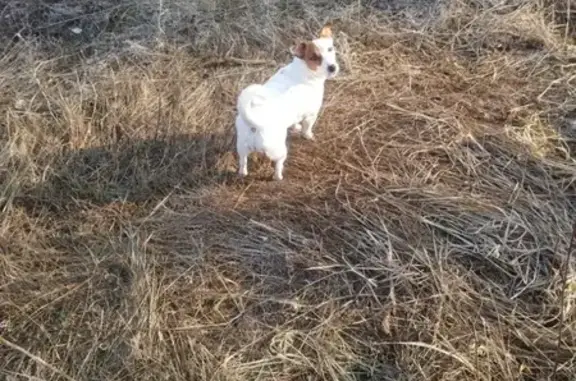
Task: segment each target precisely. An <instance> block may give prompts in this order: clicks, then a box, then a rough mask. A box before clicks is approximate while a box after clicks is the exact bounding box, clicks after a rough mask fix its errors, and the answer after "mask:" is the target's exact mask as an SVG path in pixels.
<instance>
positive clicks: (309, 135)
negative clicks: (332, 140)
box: [302, 131, 316, 141]
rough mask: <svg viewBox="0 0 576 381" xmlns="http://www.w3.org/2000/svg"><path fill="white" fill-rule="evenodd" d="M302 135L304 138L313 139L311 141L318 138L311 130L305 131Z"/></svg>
mask: <svg viewBox="0 0 576 381" xmlns="http://www.w3.org/2000/svg"><path fill="white" fill-rule="evenodd" d="M302 136H303V137H304V139H307V140H311V141H314V140H316V137H315V136H314V134H313V133H312V132H310V131H307V132H305V133H303V134H302Z"/></svg>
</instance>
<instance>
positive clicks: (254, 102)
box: [238, 85, 265, 129]
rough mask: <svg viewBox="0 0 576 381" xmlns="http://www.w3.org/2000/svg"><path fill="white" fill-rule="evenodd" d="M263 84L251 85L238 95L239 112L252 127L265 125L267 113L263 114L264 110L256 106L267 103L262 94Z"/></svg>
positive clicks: (259, 127)
mask: <svg viewBox="0 0 576 381" xmlns="http://www.w3.org/2000/svg"><path fill="white" fill-rule="evenodd" d="M261 90H262V86H261V85H251V86H248V87H247V88H246V89H244V90H243V91H242V92H241V93H240V96H239V97H238V112H239V113H240V116H242V118H243V119H244V120H245V121H246V122H247V123H248V124H249V125H250V126H252V127H254V128H256V129H261V128H262V126H263V125H264V123H265V122H264V121H263V120H262V119H263V118H265V115H261V114H262V112H263V111H261V112H258V110H255V108H258V106H261V105H263V104H264V103H265V100H264V98H263V97H262V95H261Z"/></svg>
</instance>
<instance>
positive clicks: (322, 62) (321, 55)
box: [292, 24, 340, 79]
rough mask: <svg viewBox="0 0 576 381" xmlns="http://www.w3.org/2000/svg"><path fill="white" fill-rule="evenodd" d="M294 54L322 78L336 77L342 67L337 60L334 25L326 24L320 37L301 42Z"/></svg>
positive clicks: (293, 50)
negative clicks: (333, 36) (333, 32)
mask: <svg viewBox="0 0 576 381" xmlns="http://www.w3.org/2000/svg"><path fill="white" fill-rule="evenodd" d="M292 52H293V54H294V56H296V57H298V58H300V59H301V60H303V61H304V62H305V63H306V66H307V67H308V69H309V70H310V71H311V72H312V73H313V74H314V75H315V76H318V77H321V78H325V79H327V78H334V77H335V76H336V75H338V72H339V71H340V67H339V65H338V62H337V61H336V50H335V49H334V39H333V38H332V27H331V25H330V24H327V25H325V26H324V27H323V28H322V30H321V31H320V35H319V37H318V38H315V39H314V40H312V41H306V42H301V43H299V44H298V45H296V47H295V48H293V49H292Z"/></svg>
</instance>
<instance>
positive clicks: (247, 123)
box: [235, 24, 340, 180]
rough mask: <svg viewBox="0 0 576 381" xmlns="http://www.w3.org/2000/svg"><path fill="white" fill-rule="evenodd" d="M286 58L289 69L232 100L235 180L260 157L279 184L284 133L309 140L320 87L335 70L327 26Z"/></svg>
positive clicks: (321, 92)
mask: <svg viewBox="0 0 576 381" xmlns="http://www.w3.org/2000/svg"><path fill="white" fill-rule="evenodd" d="M291 53H292V55H293V59H292V62H291V63H289V64H288V65H286V66H284V67H282V68H280V69H279V70H278V71H277V72H276V73H275V74H274V75H273V76H272V77H271V78H270V79H269V80H268V81H267V82H265V83H264V84H252V85H250V86H248V87H246V88H245V89H244V90H242V92H241V93H240V95H239V96H238V99H237V109H238V113H237V115H236V122H235V125H236V150H237V153H238V160H239V166H238V167H239V168H238V174H239V175H240V176H241V177H244V176H246V175H247V174H248V155H249V154H250V153H251V152H260V153H264V154H266V156H267V157H268V158H269V159H271V160H272V161H273V162H274V167H275V168H274V179H275V180H282V178H283V171H284V162H285V160H286V157H287V155H288V148H287V146H286V138H287V136H288V129H289V128H291V127H292V128H293V129H294V130H295V131H297V132H300V133H301V134H302V135H303V136H304V138H306V139H309V140H314V133H313V131H312V129H313V127H314V124H315V123H316V120H317V118H318V114H319V112H320V109H321V108H322V102H323V99H324V84H325V81H326V80H327V79H332V78H334V77H336V76H337V75H338V73H339V70H340V68H339V65H338V62H337V60H336V51H335V49H334V40H333V35H332V27H331V25H330V24H326V25H325V26H324V27H323V28H322V30H321V31H320V33H319V36H318V37H317V38H315V39H313V40H311V41H305V42H300V43H298V44H296V46H295V47H292V48H291Z"/></svg>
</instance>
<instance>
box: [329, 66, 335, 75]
mask: <svg viewBox="0 0 576 381" xmlns="http://www.w3.org/2000/svg"><path fill="white" fill-rule="evenodd" d="M335 71H336V65H328V73H330V74H332V73H334V72H335Z"/></svg>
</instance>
